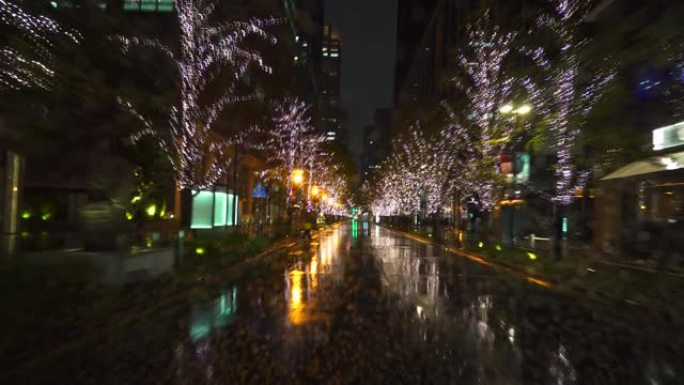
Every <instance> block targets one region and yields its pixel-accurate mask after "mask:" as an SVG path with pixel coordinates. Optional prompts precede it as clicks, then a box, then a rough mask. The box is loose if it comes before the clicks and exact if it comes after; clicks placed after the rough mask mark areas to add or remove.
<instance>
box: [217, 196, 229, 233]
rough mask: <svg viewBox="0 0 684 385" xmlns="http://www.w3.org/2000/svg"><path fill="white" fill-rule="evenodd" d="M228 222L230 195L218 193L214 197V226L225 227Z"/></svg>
mask: <svg viewBox="0 0 684 385" xmlns="http://www.w3.org/2000/svg"><path fill="white" fill-rule="evenodd" d="M227 221H228V194H226V193H224V192H217V193H215V195H214V226H225V225H226V223H227Z"/></svg>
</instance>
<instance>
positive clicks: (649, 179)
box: [597, 122, 684, 259]
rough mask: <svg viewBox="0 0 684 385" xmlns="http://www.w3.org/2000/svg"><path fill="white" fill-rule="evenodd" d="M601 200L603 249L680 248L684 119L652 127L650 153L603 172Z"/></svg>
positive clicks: (647, 252) (640, 255)
mask: <svg viewBox="0 0 684 385" xmlns="http://www.w3.org/2000/svg"><path fill="white" fill-rule="evenodd" d="M600 201H601V204H599V205H597V207H598V210H600V212H597V217H598V221H599V233H598V234H597V242H598V245H597V246H599V247H600V249H601V250H602V251H604V252H608V253H613V254H621V256H622V257H625V258H630V257H631V258H637V259H650V258H658V256H662V255H665V254H664V253H668V251H667V250H668V249H669V250H684V236H680V235H684V122H682V123H679V124H675V125H672V126H668V127H663V128H659V129H656V130H654V131H653V155H652V156H650V157H648V158H645V159H641V160H638V161H635V162H632V163H630V164H628V165H626V166H624V167H622V168H620V169H618V170H616V171H614V172H612V173H610V174H609V175H607V176H605V177H604V178H603V179H602V186H601V194H600ZM680 239H681V240H680Z"/></svg>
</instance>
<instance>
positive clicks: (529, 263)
mask: <svg viewBox="0 0 684 385" xmlns="http://www.w3.org/2000/svg"><path fill="white" fill-rule="evenodd" d="M383 226H384V225H383ZM386 227H387V228H390V229H392V230H394V231H399V232H402V233H404V234H407V235H410V236H411V237H413V238H415V239H419V240H421V241H422V242H430V243H437V244H441V245H443V246H446V248H447V249H448V250H449V251H450V252H451V253H453V254H456V255H459V256H461V257H465V258H468V259H471V260H474V261H475V262H478V263H483V264H487V265H495V266H498V267H503V268H505V269H507V270H509V271H511V272H513V273H515V274H517V275H520V276H522V277H523V278H525V279H527V280H528V281H531V282H532V283H536V284H539V285H541V286H545V287H548V288H553V289H555V290H559V291H563V292H567V293H570V294H582V295H585V296H588V297H590V298H592V299H601V300H607V301H609V302H612V303H616V302H618V303H623V304H629V306H637V307H642V308H644V309H648V310H649V311H656V312H658V313H664V314H666V315H671V316H672V317H676V318H681V315H682V314H684V301H682V300H681V294H684V274H681V273H679V272H672V271H658V270H655V269H651V268H648V267H645V266H635V265H632V264H625V263H619V262H613V261H607V260H599V259H590V258H587V257H586V256H585V255H584V253H579V255H578V254H577V253H572V252H570V253H568V255H566V256H565V257H564V258H563V259H561V260H554V259H553V258H550V254H547V253H544V252H538V251H533V250H531V249H521V248H506V247H504V246H503V245H500V244H497V243H492V244H486V243H484V242H473V243H471V244H470V245H468V246H466V247H464V246H462V245H461V244H460V243H459V242H458V241H457V240H456V238H455V237H448V238H446V239H445V240H442V241H441V242H437V241H435V240H434V239H432V238H430V237H425V236H424V235H422V234H418V233H416V232H406V231H404V230H401V229H396V228H392V227H389V226H386Z"/></svg>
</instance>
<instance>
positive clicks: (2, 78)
mask: <svg viewBox="0 0 684 385" xmlns="http://www.w3.org/2000/svg"><path fill="white" fill-rule="evenodd" d="M0 31H3V32H7V34H8V36H9V35H10V34H12V36H15V37H19V41H20V43H21V44H11V45H10V44H9V43H8V44H3V45H0V91H10V90H15V91H16V90H22V89H30V88H39V89H43V90H49V89H51V88H52V87H53V80H54V77H55V70H54V67H53V65H54V60H55V57H54V53H53V50H54V48H55V43H54V41H55V38H62V39H66V40H68V41H70V42H72V43H75V44H78V43H79V42H80V41H81V35H80V34H79V33H78V32H75V31H71V30H68V29H65V28H63V27H62V26H61V25H59V24H58V23H57V22H56V21H54V20H52V19H50V18H48V17H47V16H34V15H31V14H28V13H26V12H25V11H24V10H23V9H21V8H20V7H19V6H17V5H16V4H14V3H12V2H9V1H8V0H0ZM24 43H25V44H24Z"/></svg>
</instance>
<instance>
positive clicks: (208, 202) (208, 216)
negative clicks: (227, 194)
mask: <svg viewBox="0 0 684 385" xmlns="http://www.w3.org/2000/svg"><path fill="white" fill-rule="evenodd" d="M193 195H194V198H193V200H192V221H191V222H190V228H192V229H211V228H212V227H213V226H212V214H213V209H214V193H213V192H211V191H200V192H199V193H197V194H195V192H193Z"/></svg>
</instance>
